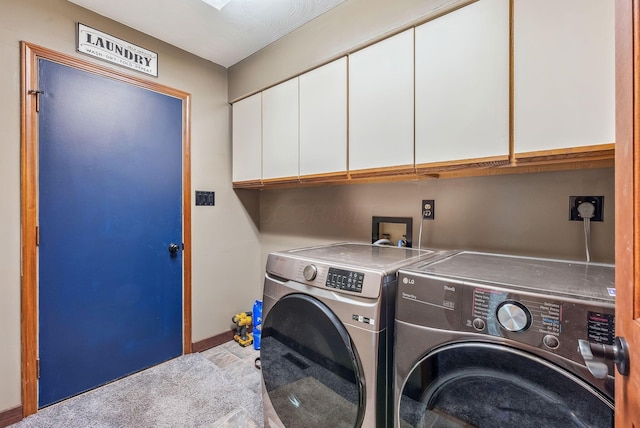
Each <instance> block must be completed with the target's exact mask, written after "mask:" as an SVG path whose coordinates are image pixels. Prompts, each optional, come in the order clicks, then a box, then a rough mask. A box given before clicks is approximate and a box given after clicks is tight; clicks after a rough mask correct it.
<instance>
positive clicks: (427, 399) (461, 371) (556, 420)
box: [399, 343, 614, 428]
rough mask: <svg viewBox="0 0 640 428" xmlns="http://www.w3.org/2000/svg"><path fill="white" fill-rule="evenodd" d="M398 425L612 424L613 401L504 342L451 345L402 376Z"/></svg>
mask: <svg viewBox="0 0 640 428" xmlns="http://www.w3.org/2000/svg"><path fill="white" fill-rule="evenodd" d="M399 418H400V422H399V424H400V425H399V426H401V427H431V426H443V427H469V426H473V427H500V426H517V427H518V428H526V427H536V428H537V427H587V426H588V427H613V419H614V411H613V403H612V402H611V401H610V400H609V399H607V398H606V397H604V396H602V395H601V394H600V393H599V392H598V391H597V390H596V389H594V388H593V387H592V386H590V385H588V384H587V383H585V382H583V381H581V380H579V379H577V378H575V377H574V376H572V375H571V374H569V373H567V372H565V371H564V370H562V369H560V368H559V367H556V366H553V365H552V364H550V363H548V362H546V361H544V360H542V359H540V358H537V357H536V356H534V355H531V354H526V353H524V352H521V351H517V350H512V349H511V348H507V347H503V346H497V345H490V344H478V343H476V344H465V345H461V344H460V345H453V346H449V347H445V348H442V349H441V350H439V351H437V352H435V353H434V354H431V355H428V356H427V357H426V358H424V359H423V360H422V361H421V362H419V364H418V365H417V366H416V367H415V368H414V369H413V371H412V372H411V374H410V375H409V377H408V379H407V380H406V382H405V384H404V387H403V391H402V396H401V398H400V406H399Z"/></svg>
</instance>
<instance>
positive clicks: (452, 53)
mask: <svg viewBox="0 0 640 428" xmlns="http://www.w3.org/2000/svg"><path fill="white" fill-rule="evenodd" d="M415 43H416V164H421V163H432V162H446V161H455V160H463V159H478V158H487V157H495V156H503V157H504V159H505V160H506V159H508V155H509V0H480V1H479V2H477V3H473V4H471V5H469V6H466V7H463V8H461V9H458V10H456V11H454V12H452V13H449V14H447V15H444V16H441V17H439V18H437V19H434V20H433V21H430V22H427V23H425V24H423V25H421V26H419V27H417V28H416V40H415Z"/></svg>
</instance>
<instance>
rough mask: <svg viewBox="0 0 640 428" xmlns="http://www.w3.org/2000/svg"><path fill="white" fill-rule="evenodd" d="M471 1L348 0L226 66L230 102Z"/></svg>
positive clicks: (471, 0)
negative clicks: (233, 63) (257, 50)
mask: <svg viewBox="0 0 640 428" xmlns="http://www.w3.org/2000/svg"><path fill="white" fill-rule="evenodd" d="M473 1H475V0H420V1H416V0H393V1H388V0H347V1H345V2H344V3H342V4H340V5H339V6H337V7H335V8H334V9H331V10H330V11H328V12H326V13H324V14H323V15H320V16H319V17H318V18H316V19H314V20H313V21H311V22H309V23H308V24H306V25H304V26H303V27H301V28H298V29H297V30H295V31H293V32H291V33H290V34H288V35H287V36H286V37H283V38H281V39H280V40H278V41H276V42H274V43H272V44H270V45H269V46H267V47H266V48H264V49H262V50H260V51H259V52H257V53H255V54H253V55H251V56H250V57H248V58H246V59H244V60H243V61H240V62H238V63H237V64H235V65H233V66H232V67H230V68H229V100H230V101H235V100H237V99H238V98H242V97H245V96H247V95H249V94H251V93H253V92H257V91H259V90H261V89H264V88H266V87H268V86H272V85H274V84H275V83H278V82H280V81H284V80H286V79H288V78H289V77H292V76H295V75H298V74H300V73H302V72H304V71H306V70H309V69H311V68H314V67H317V66H319V65H321V64H323V63H326V62H329V60H331V59H334V58H337V57H339V56H342V55H345V54H347V53H350V52H353V51H354V50H356V49H359V48H361V47H364V46H366V45H368V44H371V43H373V42H374V41H378V40H380V39H383V38H384V37H387V36H389V35H391V34H394V33H397V32H398V31H400V30H401V29H404V28H408V27H410V26H412V25H415V24H418V23H422V22H424V21H426V20H428V19H430V18H432V17H434V16H437V15H441V14H443V13H445V12H447V11H450V10H452V9H455V8H457V7H460V6H463V5H466V4H469V3H472V2H473Z"/></svg>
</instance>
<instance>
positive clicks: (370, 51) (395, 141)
mask: <svg viewBox="0 0 640 428" xmlns="http://www.w3.org/2000/svg"><path fill="white" fill-rule="evenodd" d="M413 71H414V66H413V29H410V30H407V31H404V32H402V33H400V34H398V35H395V36H393V37H390V38H388V39H385V40H383V41H381V42H378V43H376V44H374V45H372V46H369V47H367V48H365V49H362V50H360V51H357V52H355V53H353V54H351V55H350V56H349V169H350V170H352V171H353V170H359V169H369V168H380V167H391V166H402V165H408V164H410V165H413V163H414V159H413V96H414V95H413Z"/></svg>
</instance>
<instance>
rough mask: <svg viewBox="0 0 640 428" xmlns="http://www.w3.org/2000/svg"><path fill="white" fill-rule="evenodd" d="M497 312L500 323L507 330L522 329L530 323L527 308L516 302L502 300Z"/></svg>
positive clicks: (526, 327)
mask: <svg viewBox="0 0 640 428" xmlns="http://www.w3.org/2000/svg"><path fill="white" fill-rule="evenodd" d="M497 314H498V321H499V322H500V325H501V326H502V327H504V328H506V329H507V330H509V331H516V332H517V331H524V330H526V329H528V328H529V326H530V325H531V314H530V313H529V310H528V309H527V308H526V307H525V306H524V305H523V304H521V303H518V302H502V303H501V304H500V305H499V306H498V311H497Z"/></svg>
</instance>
